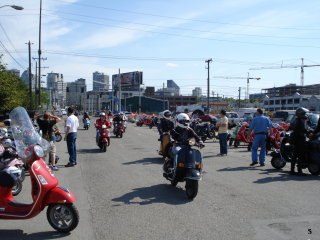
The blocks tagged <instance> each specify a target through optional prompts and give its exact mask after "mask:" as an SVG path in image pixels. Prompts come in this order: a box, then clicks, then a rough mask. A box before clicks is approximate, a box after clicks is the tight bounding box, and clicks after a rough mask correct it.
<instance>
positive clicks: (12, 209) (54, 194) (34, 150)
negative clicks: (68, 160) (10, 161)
mask: <svg viewBox="0 0 320 240" xmlns="http://www.w3.org/2000/svg"><path fill="white" fill-rule="evenodd" d="M10 118H11V121H12V122H11V126H12V130H13V136H14V138H15V141H16V146H17V149H16V150H17V153H18V155H19V157H21V158H22V159H23V160H24V161H25V162H26V163H27V164H28V165H29V173H30V180H31V186H32V188H31V195H32V199H33V202H32V203H31V204H22V203H18V202H16V201H14V197H13V196H12V187H13V186H14V185H15V183H16V179H17V178H15V177H14V176H13V175H12V174H8V173H7V172H3V171H1V172H0V219H11V220H12V219H20V220H21V219H29V218H32V217H35V216H36V215H38V214H39V213H40V212H41V211H42V210H44V208H45V207H47V206H48V208H47V219H48V221H49V223H50V225H51V226H52V227H53V228H54V229H56V230H57V231H59V232H64V233H67V232H70V231H72V230H74V229H75V228H76V227H77V225H78V223H79V214H78V211H77V209H76V207H75V206H74V205H73V203H74V202H75V201H76V198H75V196H74V195H73V194H72V193H71V192H70V191H69V190H68V189H67V188H63V187H58V179H57V178H56V177H55V176H54V175H53V173H52V172H51V170H50V168H49V167H48V165H47V164H46V163H45V161H44V160H43V159H42V157H43V156H44V153H45V152H46V151H48V149H49V146H50V145H49V143H48V142H47V141H45V140H44V139H42V138H41V137H40V135H39V134H38V133H37V132H36V131H35V129H34V128H33V126H32V123H31V121H30V119H29V117H28V114H27V112H26V110H25V109H24V108H22V107H18V108H15V109H14V110H12V111H11V113H10Z"/></svg>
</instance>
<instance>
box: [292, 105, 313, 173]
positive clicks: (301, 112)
mask: <svg viewBox="0 0 320 240" xmlns="http://www.w3.org/2000/svg"><path fill="white" fill-rule="evenodd" d="M307 112H309V110H308V109H306V108H298V109H297V110H296V119H295V120H294V122H293V123H292V124H291V126H290V128H291V129H292V130H293V131H292V133H291V135H290V139H291V142H292V144H293V145H294V150H293V158H292V161H291V170H290V174H291V175H299V176H304V175H305V174H304V173H303V172H302V164H303V163H304V162H305V155H306V136H307V133H308V131H307V127H306V122H307V119H308V117H307ZM295 165H297V169H298V172H297V173H296V172H295V171H294V169H295Z"/></svg>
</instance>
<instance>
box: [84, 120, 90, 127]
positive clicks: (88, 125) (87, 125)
mask: <svg viewBox="0 0 320 240" xmlns="http://www.w3.org/2000/svg"><path fill="white" fill-rule="evenodd" d="M89 127H90V120H89V119H88V118H86V119H84V120H83V128H84V129H85V130H89Z"/></svg>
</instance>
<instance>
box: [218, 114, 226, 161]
mask: <svg viewBox="0 0 320 240" xmlns="http://www.w3.org/2000/svg"><path fill="white" fill-rule="evenodd" d="M226 114H227V112H226V111H225V110H221V111H220V115H221V118H220V119H219V121H218V123H217V127H219V130H218V134H219V143H220V154H218V155H220V156H226V155H228V144H227V141H228V118H227V116H226Z"/></svg>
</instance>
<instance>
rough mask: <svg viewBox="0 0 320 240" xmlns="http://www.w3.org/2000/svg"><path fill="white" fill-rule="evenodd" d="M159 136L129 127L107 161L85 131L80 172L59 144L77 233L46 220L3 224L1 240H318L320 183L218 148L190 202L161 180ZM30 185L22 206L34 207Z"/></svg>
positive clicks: (212, 148) (209, 150) (211, 147)
mask: <svg viewBox="0 0 320 240" xmlns="http://www.w3.org/2000/svg"><path fill="white" fill-rule="evenodd" d="M157 139H158V134H157V131H156V130H155V129H152V130H150V129H148V128H146V127H136V126H134V125H129V127H128V129H127V132H126V133H125V135H124V138H122V139H120V138H114V137H113V138H112V139H111V146H110V148H108V150H107V152H106V153H102V152H100V151H99V150H98V148H97V146H96V145H95V131H94V128H90V129H89V130H88V131H85V130H82V129H80V130H79V133H78V140H77V148H78V165H77V166H75V167H73V168H64V167H63V165H64V164H66V163H67V162H68V160H67V159H68V154H67V152H66V143H65V142H60V143H57V148H58V155H59V156H60V162H59V164H61V168H60V170H59V171H58V172H56V173H55V175H56V176H57V177H58V179H59V181H60V185H61V186H66V187H68V188H69V189H70V190H71V191H72V192H73V193H74V194H75V195H76V197H77V199H78V201H77V202H76V206H77V208H78V210H79V212H80V223H79V226H78V227H77V228H76V229H75V230H74V231H73V232H72V233H71V234H67V235H65V234H59V233H57V232H55V231H54V230H53V229H52V228H51V227H50V225H49V224H48V222H47V220H46V214H45V212H43V213H42V214H40V215H39V216H37V217H35V218H33V219H30V220H24V221H8V220H0V239H1V240H11V239H14V240H20V239H28V240H31V239H32V240H34V239H36V240H37V239H66V240H67V239H77V240H79V239H80V240H82V239H84V240H85V239H97V240H98V239H99V240H100V239H101V240H102V239H148V240H149V239H150V240H151V239H219V240H222V239H227V240H229V239H237V240H238V239H245V240H248V239H259V240H260V239H261V240H262V239H268V240H269V239H290V240H292V239H299V240H304V239H306V240H307V239H320V208H319V203H320V187H319V182H320V181H319V180H320V177H314V176H306V177H298V176H289V175H288V170H289V169H288V167H285V169H284V170H283V171H279V170H274V169H273V168H272V166H271V165H270V157H267V161H266V166H265V167H249V164H250V156H251V155H250V153H249V152H247V151H246V148H239V149H234V148H231V149H229V154H228V156H227V157H218V156H217V153H218V152H219V150H218V149H219V144H218V143H213V142H212V141H211V142H208V143H206V147H205V149H203V150H202V153H203V158H204V171H205V173H204V176H203V180H202V181H201V182H200V185H199V193H198V196H197V197H196V198H195V199H194V201H188V200H187V198H186V195H185V190H184V184H182V183H179V184H178V186H177V187H172V186H171V185H170V184H169V182H168V181H167V180H165V179H164V178H163V177H162V171H161V167H162V163H163V161H162V160H161V158H159V156H158V154H157V149H158V145H159V142H158V141H157ZM28 181H29V178H28V177H27V178H26V180H25V182H24V189H23V192H22V193H21V194H20V195H19V196H18V197H17V199H18V200H19V201H24V202H25V201H27V202H30V201H31V198H30V186H29V185H30V184H29V182H28Z"/></svg>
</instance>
